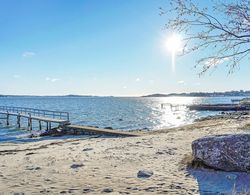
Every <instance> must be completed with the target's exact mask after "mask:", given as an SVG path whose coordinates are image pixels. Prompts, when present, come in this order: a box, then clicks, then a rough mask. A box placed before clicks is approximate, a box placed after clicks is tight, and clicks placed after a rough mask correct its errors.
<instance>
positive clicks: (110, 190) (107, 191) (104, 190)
mask: <svg viewBox="0 0 250 195" xmlns="http://www.w3.org/2000/svg"><path fill="white" fill-rule="evenodd" d="M102 192H103V193H111V192H113V189H112V188H104V189H103V190H102Z"/></svg>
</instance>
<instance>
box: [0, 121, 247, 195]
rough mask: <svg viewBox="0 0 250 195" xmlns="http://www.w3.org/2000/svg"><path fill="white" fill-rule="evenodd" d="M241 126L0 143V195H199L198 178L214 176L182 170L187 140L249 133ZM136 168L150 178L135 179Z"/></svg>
mask: <svg viewBox="0 0 250 195" xmlns="http://www.w3.org/2000/svg"><path fill="white" fill-rule="evenodd" d="M246 123H250V120H249V119H248V118H244V119H215V120H204V121H200V122H196V123H194V124H191V125H185V126H182V127H178V128H171V129H163V130H159V131H153V132H141V134H142V136H140V137H128V138H114V137H92V138H89V139H79V138H77V139H66V140H63V139H62V140H46V141H39V142H33V143H24V144H10V143H7V144H0V194H13V193H20V194H21V193H24V194H60V193H61V194H70V193H72V194H85V193H87V194H100V193H103V194H106V193H109V194H199V190H201V191H202V192H203V190H207V188H206V185H205V187H204V186H203V185H204V183H202V182H201V181H202V179H200V176H202V175H204V174H205V175H207V176H209V174H210V175H211V174H212V176H211V178H212V179H211V180H213V178H215V176H214V174H215V175H216V176H218V175H220V173H216V172H214V171H212V172H211V171H208V170H203V172H202V174H200V172H199V171H198V173H197V171H196V172H195V171H194V172H193V171H192V170H191V171H190V170H187V169H186V167H185V163H183V162H184V161H183V159H185V158H186V157H188V156H190V154H191V143H192V141H193V140H195V139H197V138H200V137H203V136H206V135H215V134H228V133H249V132H250V130H249V128H246ZM140 170H146V171H152V172H153V175H152V176H151V177H148V178H138V177H137V173H138V171H140ZM206 173H207V174H206ZM230 174H232V173H224V176H225V178H229V179H228V180H230V177H231V176H230ZM228 175H229V176H230V177H228ZM224 176H222V177H220V180H223V178H224ZM243 176H244V178H248V177H249V174H246V175H243ZM240 177H241V176H239V178H240ZM221 178H222V179H221ZM244 178H243V180H244ZM231 180H232V179H231ZM231 180H230V181H231ZM226 182H227V181H226ZM231 183H232V185H231ZM231 183H229V184H226V185H229V186H227V187H226V188H220V186H218V189H217V190H220V191H221V192H222V191H225V190H229V191H230V190H231V191H232V190H234V188H235V187H234V184H235V182H231ZM207 185H209V184H207ZM223 185H224V184H223ZM230 185H231V186H230ZM224 186H225V185H224ZM225 192H226V191H225Z"/></svg>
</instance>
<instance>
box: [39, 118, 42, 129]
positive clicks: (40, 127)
mask: <svg viewBox="0 0 250 195" xmlns="http://www.w3.org/2000/svg"><path fill="white" fill-rule="evenodd" d="M39 130H40V131H41V130H42V124H41V121H40V120H39Z"/></svg>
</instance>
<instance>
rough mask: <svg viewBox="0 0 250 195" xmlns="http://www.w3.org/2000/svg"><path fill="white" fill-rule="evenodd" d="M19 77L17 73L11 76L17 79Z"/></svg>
mask: <svg viewBox="0 0 250 195" xmlns="http://www.w3.org/2000/svg"><path fill="white" fill-rule="evenodd" d="M20 77H21V76H20V75H18V74H15V75H13V78H15V79H19V78H20Z"/></svg>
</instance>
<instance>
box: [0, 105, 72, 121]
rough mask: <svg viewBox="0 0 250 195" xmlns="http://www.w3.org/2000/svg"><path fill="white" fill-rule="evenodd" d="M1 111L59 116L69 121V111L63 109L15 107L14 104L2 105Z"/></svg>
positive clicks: (51, 116) (40, 115) (49, 116)
mask: <svg viewBox="0 0 250 195" xmlns="http://www.w3.org/2000/svg"><path fill="white" fill-rule="evenodd" d="M0 110H1V111H6V112H12V113H21V114H27V115H28V114H31V115H32V116H39V117H48V118H53V119H55V118H58V119H63V120H67V121H69V113H68V112H61V111H52V110H41V109H35V108H24V107H13V106H0Z"/></svg>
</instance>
